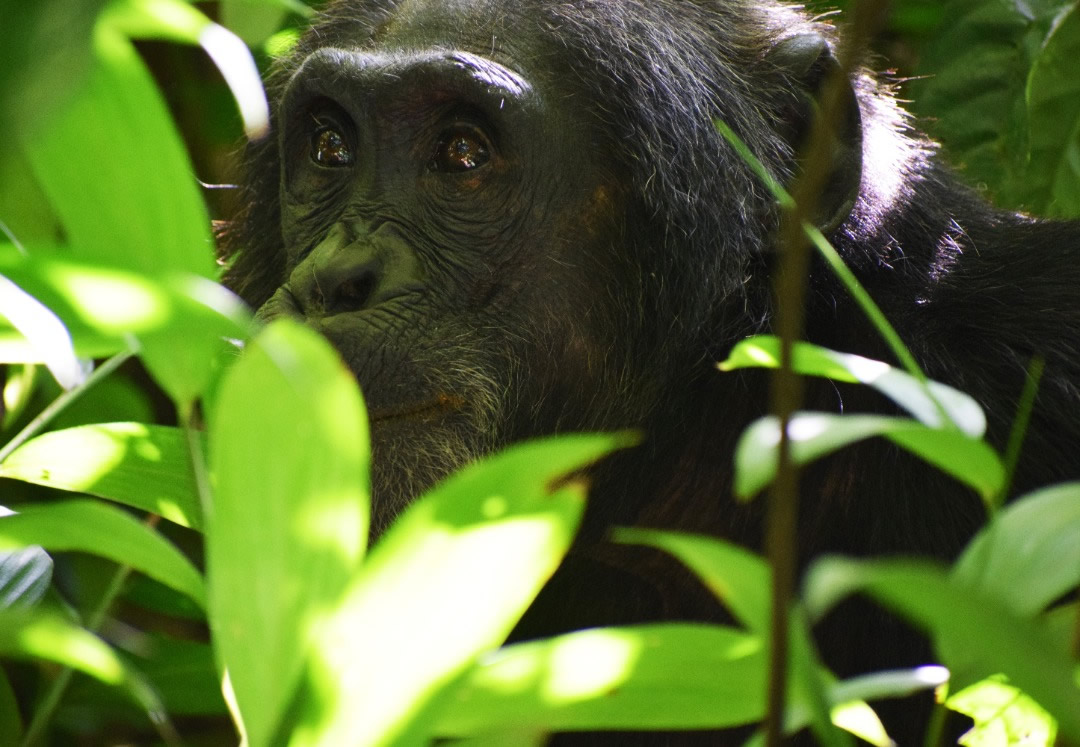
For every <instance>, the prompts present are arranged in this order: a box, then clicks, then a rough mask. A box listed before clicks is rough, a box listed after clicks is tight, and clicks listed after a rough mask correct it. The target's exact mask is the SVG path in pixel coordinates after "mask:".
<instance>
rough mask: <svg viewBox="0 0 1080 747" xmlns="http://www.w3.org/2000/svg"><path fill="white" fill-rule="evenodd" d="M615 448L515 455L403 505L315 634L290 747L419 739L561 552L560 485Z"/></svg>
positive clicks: (583, 446) (603, 441)
mask: <svg viewBox="0 0 1080 747" xmlns="http://www.w3.org/2000/svg"><path fill="white" fill-rule="evenodd" d="M627 443H628V439H627V437H625V436H620V435H577V436H566V437H562V438H557V439H548V440H544V441H537V442H534V443H529V444H524V445H520V446H516V447H513V448H511V449H509V450H507V451H505V452H503V453H501V454H499V455H498V456H496V457H493V458H491V459H489V460H486V461H484V462H481V463H479V464H474V465H471V466H469V467H467V468H465V469H464V470H462V471H461V472H459V473H457V474H456V475H454V476H453V477H451V478H450V479H448V480H447V481H446V482H445V483H443V484H442V485H440V486H438V487H436V488H435V489H434V490H433V491H432V492H431V493H429V494H428V495H427V496H425V497H424V498H422V499H420V500H419V501H417V502H416V503H414V504H413V505H412V506H411V507H410V508H409V509H408V510H407V511H406V512H405V513H404V514H403V515H402V516H401V517H400V519H399V520H398V521H397V522H396V523H395V524H394V526H393V527H391V529H390V530H389V531H388V532H387V534H386V535H385V537H384V538H383V540H382V541H381V542H380V543H379V544H378V545H377V546H376V547H375V549H374V550H373V551H372V553H371V556H370V557H369V559H368V562H367V563H366V564H365V566H364V569H363V572H362V574H361V576H360V578H358V579H357V582H356V583H355V584H354V585H353V586H352V587H351V588H350V589H349V593H348V595H347V596H346V598H345V599H344V600H343V602H342V604H341V606H340V608H338V609H337V610H336V611H334V612H333V614H329V615H328V616H327V619H326V620H325V622H324V624H323V626H321V629H320V632H319V635H318V638H317V640H318V645H317V648H316V649H315V651H314V655H313V661H312V664H311V682H310V693H309V695H308V696H307V697H306V698H305V704H306V706H307V711H306V713H305V715H304V718H303V720H302V725H301V727H300V728H299V730H298V731H296V732H295V733H294V743H295V744H384V743H391V742H396V741H400V742H402V743H408V742H409V741H410V740H416V739H425V738H427V737H428V736H429V734H428V732H429V730H430V728H431V725H432V716H431V715H430V713H429V712H428V711H426V710H425V709H427V708H429V707H430V708H432V709H437V708H438V706H439V705H440V704H441V703H442V702H443V699H441V698H439V697H438V696H439V695H440V691H441V690H442V689H443V688H444V686H445V685H447V684H448V683H450V682H452V681H453V680H455V679H456V678H457V677H458V675H460V674H461V672H463V671H464V670H465V669H466V668H467V667H468V666H469V665H470V664H471V663H472V662H473V661H474V660H475V659H476V657H478V656H479V655H480V654H482V653H484V652H486V651H489V650H491V649H493V648H495V647H496V646H498V644H499V643H500V642H502V640H503V639H504V638H505V637H506V635H507V634H508V633H509V632H510V630H511V628H512V627H513V625H514V623H515V622H516V621H517V619H518V618H519V617H520V616H521V614H522V613H523V612H524V611H525V609H526V607H528V605H529V603H530V602H531V601H532V600H533V598H534V597H535V595H536V593H537V592H538V591H539V589H540V587H541V586H542V585H543V583H544V581H546V580H547V578H548V577H549V576H550V575H551V574H552V573H553V572H554V570H555V568H556V566H557V565H558V563H559V560H560V559H561V558H562V555H563V553H565V552H566V549H567V547H568V546H569V544H570V541H571V539H572V537H573V535H574V531H575V530H576V528H577V525H578V522H579V520H580V518H581V514H582V511H583V508H584V493H585V490H584V486H583V485H582V484H581V483H580V482H579V481H570V482H563V481H559V479H558V478H561V477H563V476H565V475H567V474H571V473H573V472H575V471H576V470H579V469H581V468H582V467H584V466H586V465H587V464H589V463H590V462H593V461H595V460H596V459H598V458H600V457H601V456H603V455H604V454H606V453H608V452H609V451H611V450H612V449H615V448H618V447H620V446H624V445H626V444H627ZM446 697H450V698H452V693H449V694H446Z"/></svg>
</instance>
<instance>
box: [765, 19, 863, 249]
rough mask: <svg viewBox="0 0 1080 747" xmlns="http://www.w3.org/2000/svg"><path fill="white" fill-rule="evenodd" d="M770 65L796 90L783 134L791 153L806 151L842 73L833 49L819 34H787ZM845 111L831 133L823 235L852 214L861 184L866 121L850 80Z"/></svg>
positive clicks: (818, 215) (819, 213)
mask: <svg viewBox="0 0 1080 747" xmlns="http://www.w3.org/2000/svg"><path fill="white" fill-rule="evenodd" d="M767 59H768V62H769V63H770V64H771V65H773V66H774V67H775V69H776V70H777V71H778V72H779V74H780V75H781V76H783V78H784V82H785V86H786V87H788V88H789V90H791V91H792V92H793V94H794V95H793V96H792V97H791V98H789V99H788V100H787V102H786V104H785V106H784V107H783V111H782V117H783V120H784V121H783V124H782V130H781V133H782V135H783V136H784V137H785V138H786V139H787V141H788V142H789V143H790V145H791V147H792V150H793V152H795V153H796V154H798V153H800V152H801V151H802V149H803V148H805V147H806V139H807V137H808V136H809V135H810V129H811V127H812V125H813V122H814V117H815V116H817V114H818V112H819V111H820V106H819V99H820V96H821V94H822V92H823V90H824V86H825V84H826V81H827V80H828V79H829V78H830V76H832V75H834V74H835V73H838V72H839V71H840V64H839V63H838V62H837V60H836V57H835V56H834V55H833V50H832V46H831V45H830V44H829V42H828V40H827V39H826V38H825V37H824V36H822V35H821V34H816V33H812V32H811V33H804V34H796V35H795V36H789V37H788V38H786V39H783V40H781V41H779V42H777V43H776V45H775V46H774V47H773V48H772V49H771V50H769V53H768V58H767ZM844 96H845V98H846V101H845V102H844V107H843V112H842V113H841V115H840V118H839V121H837V122H835V123H834V124H833V127H832V131H831V132H830V144H829V145H830V150H831V152H830V159H829V164H830V171H829V174H828V175H827V177H826V180H825V187H824V189H823V190H822V191H821V194H820V195H819V196H818V200H817V204H816V205H815V206H814V210H813V213H812V215H813V220H814V223H815V224H816V225H817V227H818V228H820V229H821V231H822V232H823V233H825V234H828V233H830V232H831V231H833V230H834V229H836V228H838V227H839V226H840V225H841V224H842V223H843V222H844V221H845V220H847V217H848V215H849V214H850V213H851V209H852V207H854V205H855V200H856V198H857V197H858V196H859V184H860V182H861V181H862V117H861V116H860V114H859V102H858V99H857V98H856V96H855V89H854V88H853V87H852V85H851V83H850V81H848V82H847V84H846V86H845V93H844Z"/></svg>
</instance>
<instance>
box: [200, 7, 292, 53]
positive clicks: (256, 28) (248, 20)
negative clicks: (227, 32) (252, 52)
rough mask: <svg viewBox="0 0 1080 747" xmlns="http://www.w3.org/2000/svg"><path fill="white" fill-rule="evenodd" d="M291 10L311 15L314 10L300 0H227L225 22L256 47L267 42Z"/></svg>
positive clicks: (223, 10)
mask: <svg viewBox="0 0 1080 747" xmlns="http://www.w3.org/2000/svg"><path fill="white" fill-rule="evenodd" d="M289 14H298V15H302V16H304V17H310V16H311V15H312V10H311V8H309V7H308V6H306V5H304V4H303V3H301V2H299V0H223V2H222V3H221V19H222V23H224V24H225V25H226V26H228V27H229V28H230V29H232V30H233V31H235V32H236V33H237V34H238V35H239V36H240V38H241V39H243V40H244V41H245V42H247V43H248V44H250V45H251V46H253V47H255V46H258V45H260V44H262V43H264V42H265V41H266V40H267V39H269V38H270V37H271V36H272V35H273V34H274V33H275V32H276V31H278V30H279V29H280V28H281V25H282V23H283V22H284V21H285V19H286V18H287V17H288V15H289Z"/></svg>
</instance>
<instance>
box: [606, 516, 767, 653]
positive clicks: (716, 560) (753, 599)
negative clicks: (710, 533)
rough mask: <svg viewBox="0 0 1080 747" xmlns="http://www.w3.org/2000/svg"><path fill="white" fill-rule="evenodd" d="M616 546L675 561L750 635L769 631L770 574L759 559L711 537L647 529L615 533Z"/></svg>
mask: <svg viewBox="0 0 1080 747" xmlns="http://www.w3.org/2000/svg"><path fill="white" fill-rule="evenodd" d="M613 539H614V540H615V541H616V542H622V543H625V544H636V545H649V546H651V547H655V548H658V549H660V550H664V551H665V552H668V553H670V554H671V555H673V556H675V557H676V558H678V559H679V560H680V561H682V563H683V564H685V565H686V566H687V567H688V568H689V569H690V570H692V571H693V572H694V575H695V576H697V577H698V578H699V579H700V580H701V581H702V583H704V584H705V586H707V587H708V588H709V591H711V592H712V593H713V594H715V595H716V598H717V599H719V600H720V601H722V602H723V603H724V604H725V605H727V607H728V608H729V609H730V610H731V612H732V613H733V614H734V615H735V617H736V618H737V619H738V621H739V622H741V623H742V624H743V625H745V626H746V627H747V628H749V629H750V630H751V631H753V632H754V633H757V634H759V635H765V634H766V633H768V630H769V618H770V609H771V604H772V603H771V601H770V596H771V593H772V592H771V588H772V573H771V572H770V570H769V565H768V563H766V562H765V560H764V559H763V558H761V557H760V556H758V555H755V554H754V553H752V552H750V551H749V550H747V549H746V548H743V547H739V546H737V545H733V544H731V543H729V542H724V541H723V540H719V539H716V538H714V537H700V536H695V535H691V534H680V533H678V532H661V531H655V530H649V529H616V530H615V532H614V533H613Z"/></svg>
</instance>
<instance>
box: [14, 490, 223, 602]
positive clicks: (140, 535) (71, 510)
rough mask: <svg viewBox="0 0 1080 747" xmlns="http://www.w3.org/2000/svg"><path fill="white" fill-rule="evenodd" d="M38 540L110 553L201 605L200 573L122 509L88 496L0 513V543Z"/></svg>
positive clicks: (21, 544) (45, 544)
mask: <svg viewBox="0 0 1080 747" xmlns="http://www.w3.org/2000/svg"><path fill="white" fill-rule="evenodd" d="M28 545H41V546H42V547H44V548H45V549H46V550H50V551H65V550H75V551H80V552H88V553H92V554H94V555H100V556H101V557H104V558H109V559H110V560H113V561H115V562H117V563H119V564H121V565H126V566H131V567H132V568H134V569H135V570H138V571H141V572H143V573H145V574H146V575H147V576H150V577H151V578H153V579H155V580H157V581H160V582H161V583H163V584H165V585H166V586H170V587H172V588H173V589H176V590H177V591H179V592H181V593H183V594H186V595H188V596H189V597H191V598H192V599H194V600H195V601H196V602H198V603H199V604H200V605H202V606H204V607H205V606H206V592H205V590H204V589H203V582H202V577H201V576H200V575H199V572H198V571H197V570H196V569H195V566H193V565H192V564H191V561H189V560H188V559H187V558H185V557H184V556H183V555H182V554H181V553H180V551H179V550H177V549H176V548H175V547H174V546H173V545H172V544H171V543H170V542H169V541H168V540H166V539H165V538H164V537H162V536H161V535H160V534H158V533H157V532H155V531H154V530H153V529H151V528H150V527H148V526H146V525H145V524H141V523H140V522H138V521H136V520H135V519H134V518H132V517H131V516H130V515H129V514H127V513H125V512H124V511H122V510H120V509H118V508H114V507H112V506H109V505H106V504H104V503H101V502H100V501H93V500H70V501H61V502H57V503H41V504H33V505H28V506H22V507H20V508H19V513H17V514H14V515H12V516H4V517H0V549H10V548H19V547H26V546H28Z"/></svg>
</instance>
